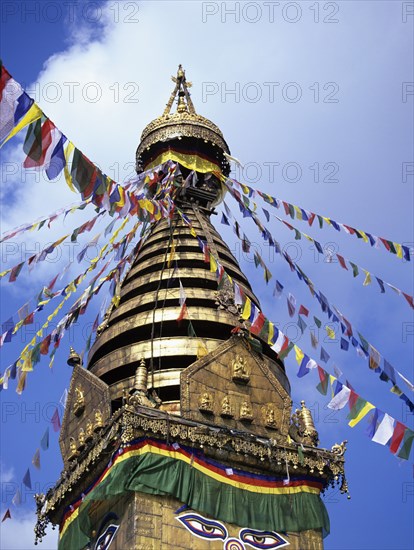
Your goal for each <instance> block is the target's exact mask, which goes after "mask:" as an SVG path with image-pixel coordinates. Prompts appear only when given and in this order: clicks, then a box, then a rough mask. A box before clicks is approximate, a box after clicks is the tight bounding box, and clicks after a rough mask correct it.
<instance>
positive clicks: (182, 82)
mask: <svg viewBox="0 0 414 550" xmlns="http://www.w3.org/2000/svg"><path fill="white" fill-rule="evenodd" d="M171 80H172V81H173V82H175V88H174V90H173V91H172V93H171V96H170V99H169V100H168V103H167V105H166V106H165V109H164V113H163V116H167V115H169V114H170V112H171V107H172V105H173V103H174V99H175V98H176V97H177V94H178V107H177V112H178V113H184V112H186V113H191V114H193V115H195V114H196V112H195V109H194V105H193V102H192V101H191V97H190V92H189V91H188V88H191V86H192V83H191V82H187V80H186V78H185V71H184V69H183V67H182V65H181V64H180V65H178V70H177V76H172V77H171ZM184 98H185V99H186V101H185V100H184Z"/></svg>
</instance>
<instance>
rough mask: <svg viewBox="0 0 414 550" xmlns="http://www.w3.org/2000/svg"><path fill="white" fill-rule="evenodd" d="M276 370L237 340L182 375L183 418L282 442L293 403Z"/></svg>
mask: <svg viewBox="0 0 414 550" xmlns="http://www.w3.org/2000/svg"><path fill="white" fill-rule="evenodd" d="M276 369H278V366H277V365H276V364H274V363H273V362H272V361H271V360H270V359H268V358H266V357H264V356H262V355H260V354H258V353H256V352H255V351H253V350H250V349H248V348H247V345H246V344H245V343H244V341H243V340H241V339H240V338H239V337H237V336H233V337H231V338H230V339H229V340H227V341H226V342H223V344H221V345H220V346H218V347H217V348H216V349H215V350H214V351H212V352H211V353H209V354H208V355H206V356H205V357H203V358H201V359H199V360H198V361H196V362H195V363H193V364H192V365H190V366H189V367H187V368H186V369H184V370H183V371H182V373H181V379H180V384H181V415H182V416H183V417H184V418H188V419H191V420H195V421H199V422H209V423H210V422H212V423H214V424H215V425H219V426H220V425H222V426H226V427H227V428H230V429H239V430H248V431H249V432H252V433H255V434H258V435H264V436H268V437H273V438H276V439H277V438H278V436H283V437H284V438H285V439H286V436H287V434H288V430H289V422H290V415H291V405H292V402H291V399H290V396H289V394H288V393H287V391H286V390H285V389H284V388H283V387H282V385H281V383H280V382H279V380H278V379H277V376H276V373H275V371H276Z"/></svg>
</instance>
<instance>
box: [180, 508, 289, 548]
mask: <svg viewBox="0 0 414 550" xmlns="http://www.w3.org/2000/svg"><path fill="white" fill-rule="evenodd" d="M176 519H178V521H180V522H181V523H182V524H183V525H184V527H185V528H186V529H187V530H188V531H190V532H191V533H192V534H193V535H196V536H197V537H199V538H203V539H207V540H222V541H223V542H224V546H223V548H224V550H244V548H245V546H244V545H245V544H246V545H247V546H249V547H251V548H257V549H260V550H273V549H275V548H282V547H284V546H288V545H289V542H288V541H287V540H286V539H284V538H283V537H282V536H281V535H279V534H278V533H276V532H274V531H257V530H255V529H241V530H240V533H239V538H238V539H237V538H233V537H231V538H228V532H227V529H226V527H225V526H224V525H223V524H222V523H220V522H218V521H214V520H212V519H207V518H205V517H203V516H200V515H199V514H196V513H187V514H183V515H182V516H179V517H177V518H176Z"/></svg>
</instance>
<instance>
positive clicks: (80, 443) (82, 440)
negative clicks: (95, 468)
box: [78, 428, 86, 451]
mask: <svg viewBox="0 0 414 550" xmlns="http://www.w3.org/2000/svg"><path fill="white" fill-rule="evenodd" d="M85 443H86V438H85V430H84V429H83V428H80V429H79V435H78V450H79V451H82V450H83V449H84V448H85Z"/></svg>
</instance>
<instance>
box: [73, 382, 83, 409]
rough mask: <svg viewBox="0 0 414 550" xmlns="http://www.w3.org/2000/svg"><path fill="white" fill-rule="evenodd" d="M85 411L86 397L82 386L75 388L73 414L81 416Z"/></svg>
mask: <svg viewBox="0 0 414 550" xmlns="http://www.w3.org/2000/svg"><path fill="white" fill-rule="evenodd" d="M84 410H85V397H84V395H83V389H82V387H81V386H76V388H75V402H74V404H73V414H74V415H75V416H80V415H81V414H82V413H83V411H84Z"/></svg>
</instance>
